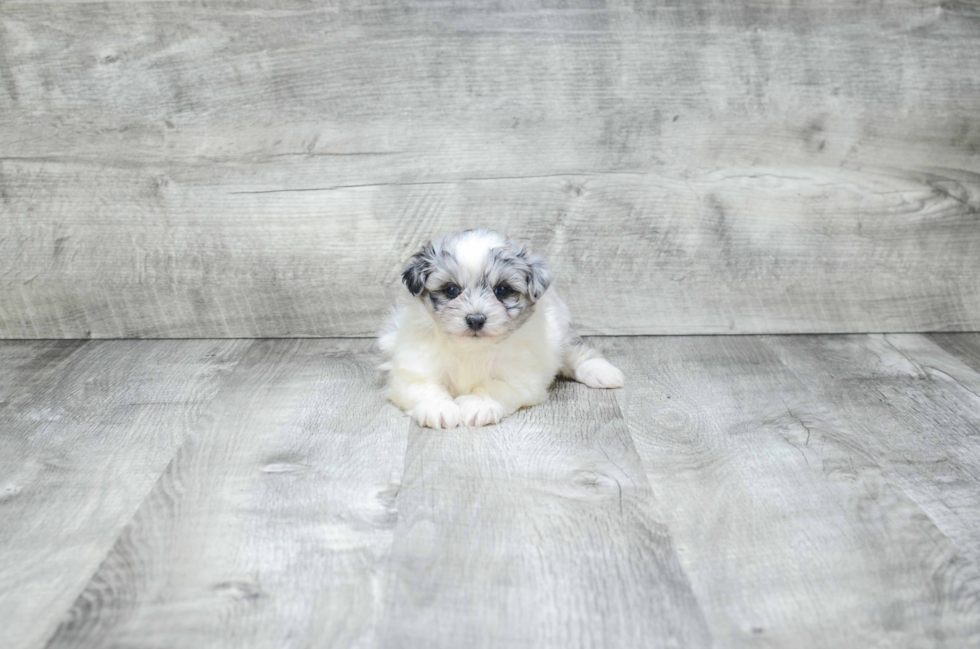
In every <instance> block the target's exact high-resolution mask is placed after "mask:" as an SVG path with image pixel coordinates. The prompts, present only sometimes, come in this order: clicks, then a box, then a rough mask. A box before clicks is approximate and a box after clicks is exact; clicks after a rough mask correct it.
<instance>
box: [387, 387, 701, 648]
mask: <svg viewBox="0 0 980 649" xmlns="http://www.w3.org/2000/svg"><path fill="white" fill-rule="evenodd" d="M396 507H397V508H398V512H399V517H398V525H397V528H396V532H395V541H394V549H393V555H392V558H391V580H390V583H389V589H390V590H389V592H388V597H387V607H386V612H385V627H384V630H383V634H382V636H381V642H380V646H382V647H392V648H394V647H399V648H403V647H474V648H475V647H534V648H545V647H563V648H564V647H618V648H625V647H703V646H708V645H709V644H710V636H709V635H708V632H707V629H706V628H705V625H704V621H703V618H702V614H701V611H700V608H699V606H698V603H697V601H696V600H695V598H694V597H693V596H692V594H691V591H690V587H689V584H688V581H687V577H686V576H685V575H684V572H683V570H682V569H681V568H680V565H679V563H678V561H677V557H676V556H675V554H674V550H673V547H672V543H671V540H670V534H669V531H668V529H667V528H666V527H665V526H664V525H663V524H662V523H661V522H660V519H659V514H658V512H657V510H656V506H655V503H654V494H653V493H652V492H651V490H650V487H649V485H648V483H647V481H646V479H645V478H644V476H643V473H642V470H641V467H640V465H639V458H638V457H637V455H636V452H635V450H634V449H633V445H632V442H631V440H630V438H629V434H628V432H627V430H626V428H625V426H624V424H623V420H622V417H621V414H620V412H619V409H618V407H617V406H616V403H615V400H614V398H613V396H612V394H610V393H609V392H603V391H597V390H589V389H588V388H586V387H585V386H582V385H579V384H573V383H559V384H557V386H556V388H555V390H554V392H553V394H552V397H551V399H549V400H548V401H547V402H546V403H544V404H542V405H539V406H536V407H534V408H531V409H529V410H524V411H521V412H519V413H517V414H515V415H514V416H512V417H509V418H507V419H505V420H504V421H503V422H502V423H501V424H500V425H497V426H492V427H486V428H480V429H467V428H458V429H454V430H448V431H433V430H428V429H421V428H418V427H417V426H413V428H412V430H411V432H410V434H409V441H408V454H407V458H406V468H405V477H404V481H403V484H402V487H401V490H400V491H399V493H398V498H397V499H396Z"/></svg>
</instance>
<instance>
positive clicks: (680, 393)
mask: <svg viewBox="0 0 980 649" xmlns="http://www.w3.org/2000/svg"><path fill="white" fill-rule="evenodd" d="M772 343H775V344H779V345H780V346H781V347H780V352H783V351H784V352H785V354H783V353H779V352H777V351H774V350H773V349H772V348H771V347H770V344H772ZM841 344H844V345H846V348H847V350H848V352H849V353H847V354H845V353H839V354H828V353H827V351H828V350H827V347H829V348H830V349H835V348H836V346H837V345H841ZM880 344H881V342H880V339H873V338H869V337H867V336H858V337H852V338H848V339H844V340H842V339H837V338H827V337H805V336H804V337H796V336H793V337H779V338H775V339H768V340H767V339H763V338H758V337H752V338H743V337H723V338H712V337H696V338H641V339H627V338H622V339H611V340H607V341H605V343H604V345H603V346H604V347H605V349H606V351H607V354H608V356H609V357H610V359H611V360H613V362H619V363H621V364H622V365H623V366H624V370H625V372H626V375H627V377H628V381H629V383H628V385H629V386H630V387H628V388H627V389H626V390H624V391H622V392H620V393H618V394H617V396H618V397H619V398H620V401H621V403H622V405H623V411H624V415H625V417H626V419H627V422H628V424H629V427H630V431H631V433H632V435H633V439H634V441H635V443H636V448H637V451H638V453H639V455H640V457H641V458H642V460H643V466H644V468H645V470H646V474H647V477H648V479H649V481H650V483H651V485H652V487H653V490H654V493H656V494H658V496H659V498H660V500H661V501H663V502H665V503H670V506H669V507H665V508H664V512H665V522H666V523H667V526H668V528H669V529H670V530H671V533H672V535H673V538H674V540H675V543H676V545H677V552H678V555H679V556H680V558H681V562H682V564H683V566H684V568H685V570H686V571H687V573H688V575H689V576H690V580H691V584H692V589H693V591H694V593H695V595H696V597H697V599H698V602H699V603H700V604H701V606H702V608H703V610H704V613H705V618H706V620H707V622H708V625H709V628H710V630H711V632H712V634H713V636H714V638H715V640H716V642H717V645H718V646H722V647H738V646H775V647H783V646H785V647H801V648H803V647H828V648H829V647H843V646H855V647H857V646H869V647H870V646H880V647H886V646H902V647H912V646H935V645H943V644H947V645H948V646H954V647H967V646H973V645H975V644H976V643H977V642H978V640H980V608H978V606H977V602H978V601H980V600H978V596H980V586H978V584H980V571H978V569H977V563H976V561H975V557H973V556H972V553H971V552H969V551H968V550H969V548H966V547H963V546H962V545H961V544H960V543H959V542H960V541H961V540H962V537H961V535H954V534H949V533H948V530H947V529H946V528H945V527H944V526H943V525H942V524H941V523H940V522H937V521H934V520H933V519H932V518H930V516H929V515H928V512H929V509H928V508H926V507H923V506H920V505H921V502H920V501H919V500H918V499H917V498H915V497H914V494H913V495H912V496H911V497H910V495H909V494H908V493H907V492H906V491H905V490H904V489H903V486H904V485H902V484H898V483H896V482H894V481H893V479H892V478H893V477H894V471H893V470H892V466H891V464H890V462H889V460H890V459H891V458H892V457H894V454H891V455H889V454H887V453H884V452H883V451H884V448H883V444H882V442H883V441H884V440H882V439H881V438H882V437H884V436H885V435H886V434H887V435H894V436H895V437H897V438H900V439H901V440H902V441H901V442H896V443H900V444H907V445H915V446H917V447H918V450H919V451H920V452H925V451H928V452H929V454H930V456H935V455H938V454H942V453H943V452H944V449H945V448H946V444H945V443H944V442H943V441H942V439H941V436H942V435H943V430H942V427H943V425H944V423H945V422H944V419H943V417H942V416H938V417H937V414H938V411H939V410H940V409H941V408H942V406H941V405H934V404H926V405H923V401H925V400H928V399H931V398H933V397H934V396H936V394H935V393H933V392H930V391H929V390H928V389H922V390H921V391H918V390H919V388H918V386H917V387H916V391H913V390H911V389H910V390H909V391H908V392H905V393H903V394H900V395H894V396H893V397H892V398H891V399H890V400H889V401H892V402H895V403H893V404H892V405H891V406H884V405H882V404H880V403H878V402H876V403H875V405H876V406H877V407H878V408H887V407H895V405H896V404H898V407H900V408H903V409H906V410H908V411H919V412H921V417H923V421H921V425H922V426H923V427H924V428H927V429H928V430H929V432H928V433H927V434H925V435H923V434H922V433H921V432H920V431H919V430H917V429H916V428H914V427H909V426H905V427H889V426H888V424H884V425H879V424H876V423H875V422H876V420H877V417H878V413H877V409H874V411H870V410H869V411H868V413H867V414H864V413H863V412H862V410H861V409H860V408H861V407H860V406H858V405H857V403H858V402H861V401H864V400H865V397H864V395H863V394H860V392H859V390H860V388H859V387H858V388H856V386H855V381H854V380H853V379H850V378H849V377H845V376H844V375H843V374H844V372H846V371H848V370H850V369H853V368H854V367H865V364H864V361H865V360H867V359H866V358H858V359H853V358H852V357H853V356H855V355H856V356H861V355H867V354H872V355H873V354H875V353H876V351H877V348H878V347H879V346H880ZM811 345H812V346H818V347H820V348H821V352H822V353H819V354H818V353H814V354H813V360H814V362H819V363H820V364H821V367H822V368H823V373H820V372H817V371H811V370H810V368H809V367H807V369H806V370H805V371H802V372H797V370H796V368H797V367H798V366H800V365H801V364H800V362H799V360H798V358H797V354H795V353H791V352H792V351H795V350H796V347H797V346H801V348H802V349H806V348H807V347H808V346H811ZM797 374H799V376H797ZM830 374H833V375H834V376H835V377H836V378H833V379H831V378H829V376H828V375H830ZM814 384H815V385H816V389H814ZM850 395H854V396H853V397H852V396H850ZM858 395H859V396H858ZM851 399H853V400H851ZM849 400H851V401H850V403H851V404H853V407H849V404H848V403H847V402H848V401H849ZM977 405H980V404H977ZM865 407H866V406H865ZM951 414H952V413H946V416H949V415H951ZM978 415H980V408H977V407H976V406H974V407H973V408H972V413H971V414H970V415H962V416H963V417H967V416H969V417H976V416H978ZM886 430H887V433H886ZM913 438H915V439H913ZM884 443H885V444H887V442H884ZM973 452H974V453H976V455H975V456H974V457H975V459H980V453H977V452H976V451H973ZM965 453H966V451H965V450H964V454H965ZM927 462H928V460H926V459H923V462H922V463H917V464H915V466H914V468H913V470H914V471H915V472H916V474H917V475H919V476H920V477H921V478H922V479H923V480H931V479H935V478H936V477H937V476H936V472H935V471H934V470H933V469H932V468H931V467H930V466H929V465H928V464H927ZM910 468H912V467H910ZM978 475H980V474H974V475H973V477H972V478H970V479H969V482H970V483H972V485H973V487H974V488H976V485H977V483H978V481H977V477H978ZM964 478H965V476H964ZM935 486H936V489H937V490H938V491H939V492H940V493H955V492H956V491H958V490H959V489H960V488H959V487H951V486H950V485H945V484H941V483H937V484H936V485H935ZM965 487H966V485H964V486H963V488H965ZM958 503H960V504H963V503H962V501H958ZM954 507H955V505H954ZM964 508H967V509H972V506H965V507H964ZM963 531H965V528H964V530H963ZM970 535H971V536H972V538H973V539H976V538H978V536H980V527H977V526H975V525H974V526H973V527H972V529H971V530H970Z"/></svg>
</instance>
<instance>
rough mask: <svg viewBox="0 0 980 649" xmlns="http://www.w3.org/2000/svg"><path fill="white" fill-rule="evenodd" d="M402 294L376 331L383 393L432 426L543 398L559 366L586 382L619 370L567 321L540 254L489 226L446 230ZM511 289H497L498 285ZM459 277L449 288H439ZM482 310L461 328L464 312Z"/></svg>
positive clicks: (490, 416) (499, 413) (416, 263)
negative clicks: (477, 324) (473, 323)
mask: <svg viewBox="0 0 980 649" xmlns="http://www.w3.org/2000/svg"><path fill="white" fill-rule="evenodd" d="M403 278H404V279H405V282H406V285H407V286H409V291H410V293H412V295H405V296H403V298H402V299H401V300H399V303H398V305H397V306H396V307H395V308H394V309H393V310H392V312H391V314H390V315H389V317H388V318H387V319H386V321H385V324H384V326H383V327H382V330H381V333H380V335H379V339H378V342H379V346H380V348H381V351H382V353H383V354H384V356H385V363H384V364H383V365H382V369H383V370H385V371H387V373H388V376H387V385H386V395H387V397H388V398H389V399H390V400H391V401H392V402H393V403H394V404H395V405H397V406H398V407H400V408H402V409H403V410H405V411H406V412H407V413H408V414H409V415H411V416H412V417H413V418H414V419H415V420H416V421H417V422H418V423H419V424H420V425H422V426H429V427H432V428H454V427H456V426H460V425H463V426H484V425H487V424H495V423H497V422H498V421H500V420H501V419H503V418H504V417H506V416H507V415H509V414H511V413H513V412H514V411H516V410H517V409H519V408H522V407H525V406H533V405H536V404H538V403H541V402H542V401H544V400H545V399H547V398H548V388H549V386H550V385H551V383H552V381H554V379H555V377H556V376H557V375H558V374H559V373H562V374H563V375H565V376H567V377H568V378H572V379H575V380H576V381H579V382H581V383H584V384H586V385H588V386H589V387H592V388H617V387H621V386H622V385H623V374H622V372H620V371H619V370H618V369H617V368H615V367H613V365H612V364H610V363H609V362H608V361H607V360H606V359H604V358H602V356H600V355H599V354H598V353H597V352H596V351H595V350H593V349H591V348H589V347H587V346H586V345H585V344H584V343H583V342H582V340H581V338H579V337H578V336H576V335H575V333H574V332H573V331H572V330H571V329H570V328H569V314H568V307H566V306H565V304H564V303H563V302H562V301H561V299H560V298H559V297H558V296H557V295H556V294H555V292H554V291H553V290H548V284H550V274H549V273H548V272H547V270H546V269H545V268H544V264H543V261H542V260H540V259H539V258H537V257H535V256H534V255H533V254H532V253H530V251H528V250H527V248H526V247H523V246H518V245H517V244H515V243H514V242H512V241H511V240H509V239H507V238H506V237H504V236H503V235H500V234H498V233H496V232H493V231H490V230H470V231H466V232H461V233H451V234H448V235H445V236H444V237H442V239H440V240H438V241H436V242H434V243H429V244H427V245H426V247H423V249H422V250H420V251H419V253H416V255H415V256H414V257H413V261H412V262H410V265H409V267H408V268H407V269H406V271H405V275H404V277H403ZM503 284H506V285H507V286H508V288H509V289H510V290H511V292H510V293H509V294H508V295H507V296H506V297H505V298H504V299H500V298H498V297H496V296H495V293H494V291H495V288H496V287H497V286H500V285H503ZM450 285H452V286H456V287H457V288H458V289H459V290H460V293H459V295H458V296H457V297H454V298H449V296H448V295H447V294H446V293H444V292H442V291H443V289H445V287H446V286H450ZM474 312H480V313H483V314H486V317H487V323H486V327H485V329H484V328H481V329H480V330H479V331H473V330H472V329H471V328H467V325H466V323H465V317H466V315H471V314H472V313H474Z"/></svg>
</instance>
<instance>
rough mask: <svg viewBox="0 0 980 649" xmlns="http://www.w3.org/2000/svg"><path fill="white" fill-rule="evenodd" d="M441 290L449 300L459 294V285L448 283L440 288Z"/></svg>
mask: <svg viewBox="0 0 980 649" xmlns="http://www.w3.org/2000/svg"><path fill="white" fill-rule="evenodd" d="M442 292H443V293H445V294H446V297H448V298H449V299H450V300H452V299H453V298H455V297H456V296H458V295H459V287H458V286H456V285H455V284H450V285H449V286H447V287H446V288H444V289H442Z"/></svg>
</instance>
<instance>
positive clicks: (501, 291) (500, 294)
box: [493, 284, 514, 300]
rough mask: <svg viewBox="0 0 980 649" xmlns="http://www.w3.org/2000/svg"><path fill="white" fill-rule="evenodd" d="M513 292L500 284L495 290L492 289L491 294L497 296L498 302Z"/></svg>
mask: <svg viewBox="0 0 980 649" xmlns="http://www.w3.org/2000/svg"><path fill="white" fill-rule="evenodd" d="M513 292H514V291H512V290H510V287H509V286H507V285H506V284H501V285H500V286H498V287H497V288H495V289H493V294H494V295H496V296H497V299H498V300H502V299H504V298H505V297H507V296H508V295H510V294H511V293H513Z"/></svg>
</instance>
